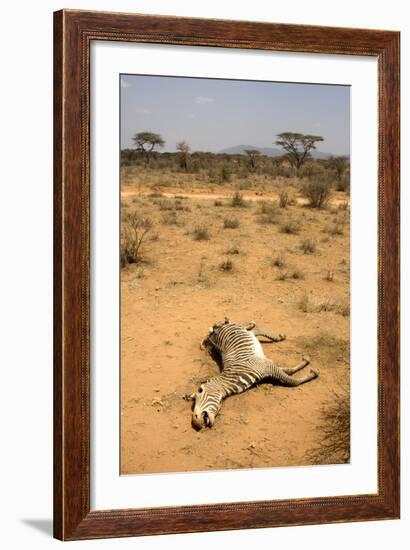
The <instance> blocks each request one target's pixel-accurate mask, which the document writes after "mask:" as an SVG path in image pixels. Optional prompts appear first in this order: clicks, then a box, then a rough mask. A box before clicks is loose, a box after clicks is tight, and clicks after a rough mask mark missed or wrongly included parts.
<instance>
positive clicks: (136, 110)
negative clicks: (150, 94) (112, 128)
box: [135, 109, 151, 115]
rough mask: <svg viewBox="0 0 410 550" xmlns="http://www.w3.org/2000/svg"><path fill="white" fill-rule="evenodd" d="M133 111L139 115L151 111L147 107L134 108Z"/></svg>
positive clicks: (147, 113)
mask: <svg viewBox="0 0 410 550" xmlns="http://www.w3.org/2000/svg"><path fill="white" fill-rule="evenodd" d="M135 112H136V113H138V114H139V115H149V114H150V112H151V111H150V110H149V109H135Z"/></svg>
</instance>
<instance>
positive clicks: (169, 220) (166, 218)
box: [162, 212, 178, 225]
mask: <svg viewBox="0 0 410 550" xmlns="http://www.w3.org/2000/svg"><path fill="white" fill-rule="evenodd" d="M162 223H164V224H165V225H177V223H178V221H177V213H176V212H166V213H165V214H163V215H162Z"/></svg>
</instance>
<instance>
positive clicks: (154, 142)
mask: <svg viewBox="0 0 410 550" xmlns="http://www.w3.org/2000/svg"><path fill="white" fill-rule="evenodd" d="M132 139H133V141H134V143H135V145H136V148H137V150H138V151H141V153H143V154H144V155H145V160H146V163H147V164H148V163H149V161H150V158H151V153H152V152H153V151H154V149H155V147H164V145H165V141H164V140H163V139H162V137H161V135H160V134H155V133H154V132H138V133H137V134H135V135H134V137H133V138H132Z"/></svg>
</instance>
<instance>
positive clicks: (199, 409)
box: [192, 319, 319, 429]
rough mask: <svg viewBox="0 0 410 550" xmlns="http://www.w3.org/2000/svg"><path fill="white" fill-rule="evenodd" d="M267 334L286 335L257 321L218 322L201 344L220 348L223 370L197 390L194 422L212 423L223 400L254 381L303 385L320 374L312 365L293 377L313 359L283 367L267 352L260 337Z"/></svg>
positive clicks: (275, 338) (196, 423) (275, 339)
mask: <svg viewBox="0 0 410 550" xmlns="http://www.w3.org/2000/svg"><path fill="white" fill-rule="evenodd" d="M261 336H263V337H265V338H267V339H268V340H269V341H271V342H280V341H282V340H284V338H285V336H283V335H281V334H280V335H279V336H277V337H274V336H271V335H269V334H268V333H266V332H264V331H261V330H260V329H258V328H257V327H256V325H255V323H254V322H252V323H250V324H249V325H248V326H244V325H240V324H238V323H231V322H230V321H229V320H227V319H226V320H225V321H224V322H223V323H218V324H216V325H214V326H213V327H212V328H211V329H210V330H209V334H208V336H207V337H206V338H205V340H204V341H203V342H202V345H201V347H206V348H208V349H210V350H211V351H213V350H216V351H217V352H218V353H219V354H220V356H221V359H222V367H223V368H222V372H221V373H220V374H219V375H218V376H215V377H213V378H211V379H210V380H208V381H207V382H205V383H204V384H201V386H200V387H199V389H198V391H197V392H196V393H195V394H193V396H192V397H193V399H194V400H195V404H194V409H193V415H192V423H193V425H194V426H195V427H196V428H198V429H200V428H202V427H204V426H212V425H213V423H214V422H215V417H216V415H217V414H218V412H219V410H220V408H221V405H222V401H223V400H224V399H225V398H226V397H229V396H230V395H234V394H238V393H242V392H244V391H246V390H248V389H249V388H250V387H251V386H253V385H254V384H257V383H258V382H261V381H262V380H265V379H272V380H275V381H278V382H280V383H282V384H284V385H285V386H299V385H300V384H303V383H305V382H308V381H309V380H313V379H314V378H316V377H317V376H318V374H319V373H318V371H317V370H314V369H311V371H310V373H309V374H308V375H307V376H305V377H303V378H299V379H297V378H293V377H292V374H294V373H295V372H297V371H299V370H301V369H303V368H304V367H306V366H307V365H308V364H309V362H310V360H309V358H306V357H304V358H303V361H302V362H301V363H300V364H299V365H297V366H296V367H293V368H290V369H281V368H279V367H277V366H276V365H275V364H274V363H273V362H272V361H271V360H270V359H267V358H266V357H265V355H264V353H263V349H262V346H261V343H260V342H259V340H258V338H257V337H261Z"/></svg>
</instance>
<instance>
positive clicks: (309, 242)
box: [300, 239, 316, 254]
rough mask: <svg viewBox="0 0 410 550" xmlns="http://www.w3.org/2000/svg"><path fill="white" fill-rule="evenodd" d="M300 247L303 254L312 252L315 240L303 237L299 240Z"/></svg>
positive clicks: (313, 251) (314, 249) (314, 248)
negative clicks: (302, 239) (303, 238)
mask: <svg viewBox="0 0 410 550" xmlns="http://www.w3.org/2000/svg"><path fill="white" fill-rule="evenodd" d="M300 248H301V249H302V251H303V254H314V253H315V252H316V242H315V241H314V240H313V239H305V240H304V241H302V242H301V244H300Z"/></svg>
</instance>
